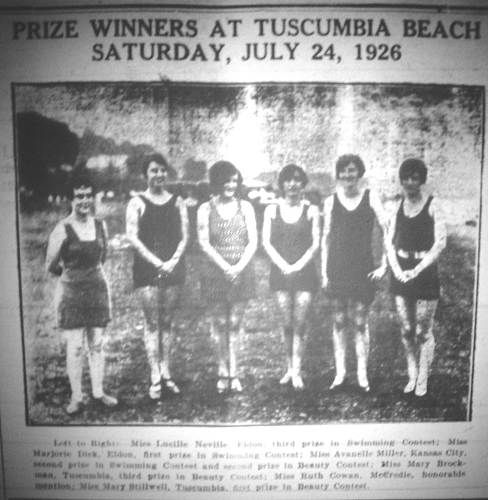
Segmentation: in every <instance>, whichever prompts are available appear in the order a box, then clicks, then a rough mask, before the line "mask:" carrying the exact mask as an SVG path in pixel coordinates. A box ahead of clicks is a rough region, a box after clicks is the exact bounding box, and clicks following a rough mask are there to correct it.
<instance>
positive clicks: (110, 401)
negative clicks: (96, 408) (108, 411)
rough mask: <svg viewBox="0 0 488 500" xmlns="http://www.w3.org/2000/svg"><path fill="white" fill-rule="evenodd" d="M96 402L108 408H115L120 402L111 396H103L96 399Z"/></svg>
mask: <svg viewBox="0 0 488 500" xmlns="http://www.w3.org/2000/svg"><path fill="white" fill-rule="evenodd" d="M94 399H95V401H98V402H99V403H101V404H102V405H104V406H107V407H108V408H113V407H114V406H117V405H118V404H119V402H118V401H117V398H114V397H113V396H109V395H108V394H102V395H101V396H100V397H99V398H94Z"/></svg>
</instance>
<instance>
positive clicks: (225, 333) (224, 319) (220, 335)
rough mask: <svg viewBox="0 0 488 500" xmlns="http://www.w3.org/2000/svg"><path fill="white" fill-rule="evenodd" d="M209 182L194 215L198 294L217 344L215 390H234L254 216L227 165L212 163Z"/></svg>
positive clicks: (251, 289) (249, 288) (250, 286)
mask: <svg viewBox="0 0 488 500" xmlns="http://www.w3.org/2000/svg"><path fill="white" fill-rule="evenodd" d="M209 180H210V188H211V190H212V192H213V197H212V198H211V199H210V201H208V202H206V203H203V204H202V205H201V206H200V207H199V209H198V213H197V224H198V241H199V243H200V246H201V248H202V250H203V252H204V253H205V254H206V256H207V257H208V265H207V266H205V268H204V270H203V274H202V283H201V285H202V294H203V295H204V299H205V300H206V301H207V303H208V306H209V308H210V311H211V325H212V326H211V328H212V333H213V336H214V338H216V339H217V344H218V360H219V366H218V381H217V391H218V392H219V393H222V392H224V391H226V390H227V389H230V390H233V391H236V392H240V391H241V390H242V385H241V382H240V380H239V378H237V362H236V353H235V343H236V340H237V334H238V332H239V328H240V325H241V320H242V317H243V314H244V310H245V308H246V305H247V302H248V300H249V299H250V298H251V297H253V296H254V294H255V283H254V270H253V266H252V264H251V259H252V257H253V255H254V253H255V251H256V247H257V231H256V218H255V214H254V209H253V208H252V205H251V204H250V203H249V202H247V201H244V200H241V199H240V197H239V195H238V192H239V187H240V185H241V184H242V176H241V174H240V172H239V171H238V170H237V168H236V167H235V166H234V165H233V164H232V163H230V162H227V161H218V162H217V163H215V164H214V165H212V167H211V168H210V170H209Z"/></svg>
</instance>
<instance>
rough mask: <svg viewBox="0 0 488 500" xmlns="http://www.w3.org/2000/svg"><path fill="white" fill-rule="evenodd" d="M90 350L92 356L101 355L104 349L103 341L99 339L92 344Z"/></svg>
mask: <svg viewBox="0 0 488 500" xmlns="http://www.w3.org/2000/svg"><path fill="white" fill-rule="evenodd" d="M88 348H89V350H90V354H100V353H101V352H102V348H103V341H102V339H97V340H96V341H94V342H91V343H90V344H89V347H88Z"/></svg>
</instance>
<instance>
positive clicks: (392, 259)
mask: <svg viewBox="0 0 488 500" xmlns="http://www.w3.org/2000/svg"><path fill="white" fill-rule="evenodd" d="M397 212H398V207H397V209H396V210H395V212H394V213H393V215H392V216H391V219H390V223H389V224H388V229H387V231H386V234H385V248H386V255H387V257H388V262H389V263H390V267H391V270H392V272H393V274H394V275H395V278H396V279H397V280H399V281H404V276H403V270H402V268H401V267H400V264H399V263H398V258H397V253H396V249H395V244H394V242H393V240H394V238H395V232H396V219H397Z"/></svg>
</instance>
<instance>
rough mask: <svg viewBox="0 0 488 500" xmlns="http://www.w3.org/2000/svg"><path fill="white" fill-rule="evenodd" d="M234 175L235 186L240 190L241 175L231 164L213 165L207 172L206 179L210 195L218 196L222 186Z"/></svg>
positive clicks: (220, 163)
mask: <svg viewBox="0 0 488 500" xmlns="http://www.w3.org/2000/svg"><path fill="white" fill-rule="evenodd" d="M234 175H237V184H238V187H239V188H240V187H241V185H242V175H241V173H240V172H239V170H237V168H236V167H235V165H234V164H233V163H231V162H230V161H218V162H216V163H214V164H213V165H212V166H211V167H210V169H209V171H208V179H209V182H210V190H211V191H212V193H213V194H220V192H221V191H222V187H223V186H224V184H225V183H226V182H228V181H229V179H230V178H231V177H232V176H234Z"/></svg>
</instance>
